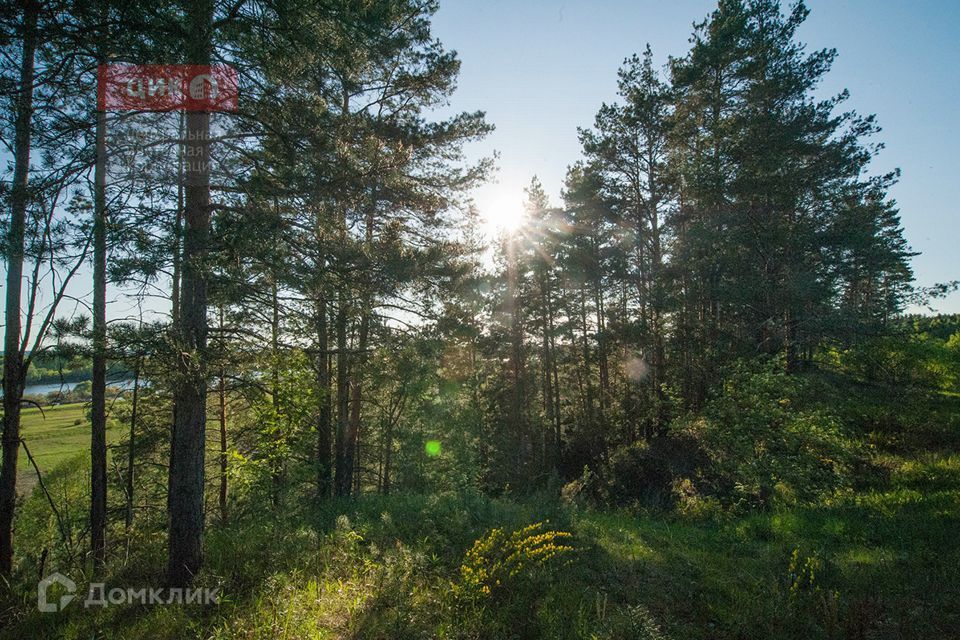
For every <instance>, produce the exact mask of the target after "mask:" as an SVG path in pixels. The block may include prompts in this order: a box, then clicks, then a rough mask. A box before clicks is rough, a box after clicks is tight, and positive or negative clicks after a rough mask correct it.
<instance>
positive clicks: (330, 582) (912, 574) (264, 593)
mask: <svg viewBox="0 0 960 640" xmlns="http://www.w3.org/2000/svg"><path fill="white" fill-rule="evenodd" d="M884 463H885V464H886V465H887V468H888V469H889V471H890V477H889V480H888V481H886V482H884V485H885V486H883V487H876V488H873V489H867V490H863V491H860V492H858V493H856V494H852V495H846V496H838V497H836V498H834V499H831V500H830V501H828V502H825V503H824V504H822V505H819V506H814V507H798V508H794V509H781V510H777V511H773V512H767V513H755V514H752V515H745V516H728V515H715V516H712V517H709V518H707V519H699V520H692V519H689V518H683V517H680V516H676V515H665V514H660V513H644V512H627V511H613V512H611V511H603V512H601V511H594V510H585V509H577V508H574V507H570V506H566V505H563V504H561V503H559V502H558V501H556V500H555V499H546V498H544V499H543V500H535V499H530V498H528V499H524V500H509V499H496V500H494V499H488V498H484V497H480V496H476V495H456V494H444V495H435V496H397V497H382V496H370V497H365V498H361V499H357V500H348V501H337V502H331V503H327V504H325V505H323V506H322V507H317V506H316V505H312V504H310V505H305V506H304V505H300V506H299V507H298V506H296V505H285V506H284V507H283V508H279V509H278V510H277V511H276V513H275V514H273V515H272V516H271V517H270V518H265V517H263V514H262V513H259V514H246V515H242V516H239V517H238V518H237V521H236V522H233V523H232V524H227V525H225V526H218V527H211V528H210V532H209V534H208V537H207V566H206V568H205V569H204V571H203V574H202V575H201V576H200V577H199V578H198V584H203V585H207V586H209V585H217V586H219V587H220V588H221V589H222V599H221V603H220V604H219V605H217V606H211V607H198V606H192V607H190V606H182V607H179V606H152V607H150V606H138V605H133V606H116V607H107V608H100V607H93V608H89V609H84V608H83V607H81V606H80V605H79V604H77V605H76V606H73V605H71V607H72V608H69V609H67V610H65V611H64V612H61V613H58V614H40V613H37V611H36V608H35V606H34V602H35V601H34V600H33V598H34V597H35V593H33V594H31V593H26V594H25V595H24V596H23V601H22V603H20V606H18V607H16V611H17V614H16V616H15V617H16V619H17V621H16V622H15V623H13V624H12V626H9V627H7V628H6V629H5V630H3V631H0V636H2V637H7V638H25V637H30V638H45V637H50V638H53V637H59V638H90V637H94V636H96V637H110V638H137V639H138V640H139V639H142V638H151V639H152V638H188V637H197V638H271V639H273V638H342V637H346V638H352V637H356V638H426V637H449V638H537V637H539V638H677V639H682V640H687V639H693V638H731V639H733V638H741V639H742V638H854V639H856V638H956V637H960V584H958V582H957V580H956V570H957V567H958V566H960V537H958V536H957V531H960V455H957V454H953V455H950V454H938V453H933V452H928V453H925V454H922V455H913V456H909V457H901V456H893V455H888V456H886V457H885V459H884ZM535 522H543V523H544V528H545V529H556V530H564V531H569V532H571V533H572V534H573V537H572V541H573V542H572V545H573V546H574V548H575V549H576V551H575V552H573V553H572V554H569V558H568V561H567V562H564V563H557V564H556V566H554V567H553V568H552V569H551V570H549V571H548V570H541V571H540V572H538V573H535V574H531V575H530V576H526V577H524V576H520V577H517V578H516V579H515V580H514V579H513V578H508V579H505V580H504V583H503V584H501V585H499V586H498V587H496V588H495V589H494V590H493V591H492V592H491V593H489V594H480V595H479V596H478V597H472V598H464V597H463V589H462V587H463V582H464V574H463V568H462V565H463V564H464V562H465V560H464V557H465V554H466V552H467V550H468V549H470V548H471V546H472V545H473V543H474V541H475V540H477V539H478V538H481V537H482V536H483V535H484V533H485V532H486V531H488V530H490V529H492V528H496V527H502V528H504V529H506V530H513V529H517V528H519V527H523V526H526V525H529V524H530V523H535ZM135 544H136V545H137V550H136V552H135V556H134V557H135V558H136V560H135V561H131V562H129V563H128V564H126V565H125V566H122V567H120V568H119V569H118V570H117V571H116V572H115V573H114V575H112V576H111V577H110V578H109V580H108V589H109V588H110V585H121V586H124V587H126V586H142V585H149V584H151V581H155V580H156V576H157V575H162V567H163V547H162V540H161V538H160V537H159V536H157V535H150V536H144V537H143V538H139V539H137V540H136V541H135ZM78 582H79V580H78ZM83 588H84V587H83V586H81V588H80V591H79V593H81V594H82V593H83ZM78 600H79V599H78ZM96 630H100V631H101V632H102V631H104V630H109V631H108V633H107V635H105V636H101V635H99V634H96V633H95V631H96ZM11 631H12V635H11Z"/></svg>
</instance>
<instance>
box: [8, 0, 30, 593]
mask: <svg viewBox="0 0 960 640" xmlns="http://www.w3.org/2000/svg"><path fill="white" fill-rule="evenodd" d="M39 9H40V7H39V5H38V4H37V2H36V1H35V0H24V3H23V55H22V60H21V64H20V87H19V89H20V91H19V95H18V96H17V118H16V123H15V125H14V147H13V154H14V161H13V162H14V169H13V183H12V184H11V193H10V230H9V232H8V234H7V300H6V310H5V322H6V327H5V334H4V342H3V344H4V349H3V353H4V358H3V466H2V468H0V575H4V576H8V575H10V573H11V571H12V570H13V510H14V506H15V505H16V499H17V456H18V454H19V453H20V400H21V399H22V397H23V382H24V376H25V375H26V371H24V369H23V351H21V347H20V303H21V290H20V286H21V278H22V276H23V242H24V227H25V224H26V214H27V201H28V199H29V194H28V187H29V179H30V134H31V116H32V114H33V83H34V52H35V50H36V44H37V36H38V34H37V14H38V13H39Z"/></svg>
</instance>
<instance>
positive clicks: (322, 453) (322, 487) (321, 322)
mask: <svg viewBox="0 0 960 640" xmlns="http://www.w3.org/2000/svg"><path fill="white" fill-rule="evenodd" d="M316 320H317V351H318V353H317V384H318V385H319V386H320V407H319V416H318V417H317V494H318V495H319V496H320V497H321V498H326V497H329V496H330V492H331V490H332V489H333V460H332V451H331V449H330V447H331V445H332V442H331V440H332V437H331V436H332V432H333V411H332V410H331V402H330V400H331V398H330V354H329V351H330V335H329V333H328V329H327V300H326V295H325V294H324V295H322V296H321V297H320V299H319V300H318V301H317V309H316Z"/></svg>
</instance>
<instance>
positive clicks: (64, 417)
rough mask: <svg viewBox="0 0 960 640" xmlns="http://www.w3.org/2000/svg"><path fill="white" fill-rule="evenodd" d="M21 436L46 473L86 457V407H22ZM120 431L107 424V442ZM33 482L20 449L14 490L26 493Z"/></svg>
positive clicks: (76, 405)
mask: <svg viewBox="0 0 960 640" xmlns="http://www.w3.org/2000/svg"><path fill="white" fill-rule="evenodd" d="M21 415H22V423H21V435H22V437H23V439H24V440H25V441H26V443H27V446H28V447H29V448H30V453H31V454H32V455H33V458H34V460H36V463H37V466H38V467H40V471H41V473H44V474H46V473H47V472H49V471H52V470H54V469H56V468H57V467H59V466H61V465H63V464H64V463H66V462H68V461H70V460H73V459H75V458H80V457H83V456H88V455H89V451H90V419H89V417H88V415H87V406H86V404H84V403H82V402H77V403H74V404H62V405H56V406H52V407H46V408H44V410H43V412H41V411H40V410H39V409H37V408H36V407H30V408H24V409H23V412H22V414H21ZM122 431H123V430H122V429H120V428H117V427H116V426H114V425H111V424H109V423H108V427H107V443H108V444H110V443H113V442H115V441H116V440H117V439H118V438H119V437H120V436H121V434H122ZM36 483H37V474H36V472H35V471H34V469H33V466H32V465H31V464H30V462H29V460H27V456H26V454H25V453H24V452H23V451H22V450H21V452H20V463H19V464H18V468H17V487H18V491H19V492H20V493H28V492H29V491H30V490H31V489H32V488H33V487H34V486H35V485H36Z"/></svg>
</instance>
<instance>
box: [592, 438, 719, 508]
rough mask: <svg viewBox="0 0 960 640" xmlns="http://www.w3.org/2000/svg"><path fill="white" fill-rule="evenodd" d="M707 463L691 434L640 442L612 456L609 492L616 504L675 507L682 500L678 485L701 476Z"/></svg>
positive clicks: (618, 450) (620, 449)
mask: <svg viewBox="0 0 960 640" xmlns="http://www.w3.org/2000/svg"><path fill="white" fill-rule="evenodd" d="M707 462H708V460H707V458H706V457H705V455H704V452H703V450H702V449H701V447H700V444H699V443H698V442H697V441H696V439H695V438H693V437H691V435H690V434H689V433H682V432H681V433H673V434H667V435H662V436H657V437H654V438H652V439H651V440H649V441H638V442H635V443H633V444H631V445H628V446H625V447H621V448H619V449H617V450H616V451H614V452H613V454H612V455H611V456H610V465H609V469H608V474H607V475H608V479H607V493H608V496H609V498H610V501H611V502H612V503H614V504H619V505H639V506H644V507H654V508H667V507H671V506H673V505H674V503H675V502H676V499H677V498H678V494H677V491H676V487H677V486H678V484H679V483H681V482H682V481H683V480H684V479H686V480H687V481H688V482H689V481H690V478H694V477H697V476H698V475H699V474H700V469H702V468H703V467H704V466H705V465H706V463H707Z"/></svg>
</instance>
